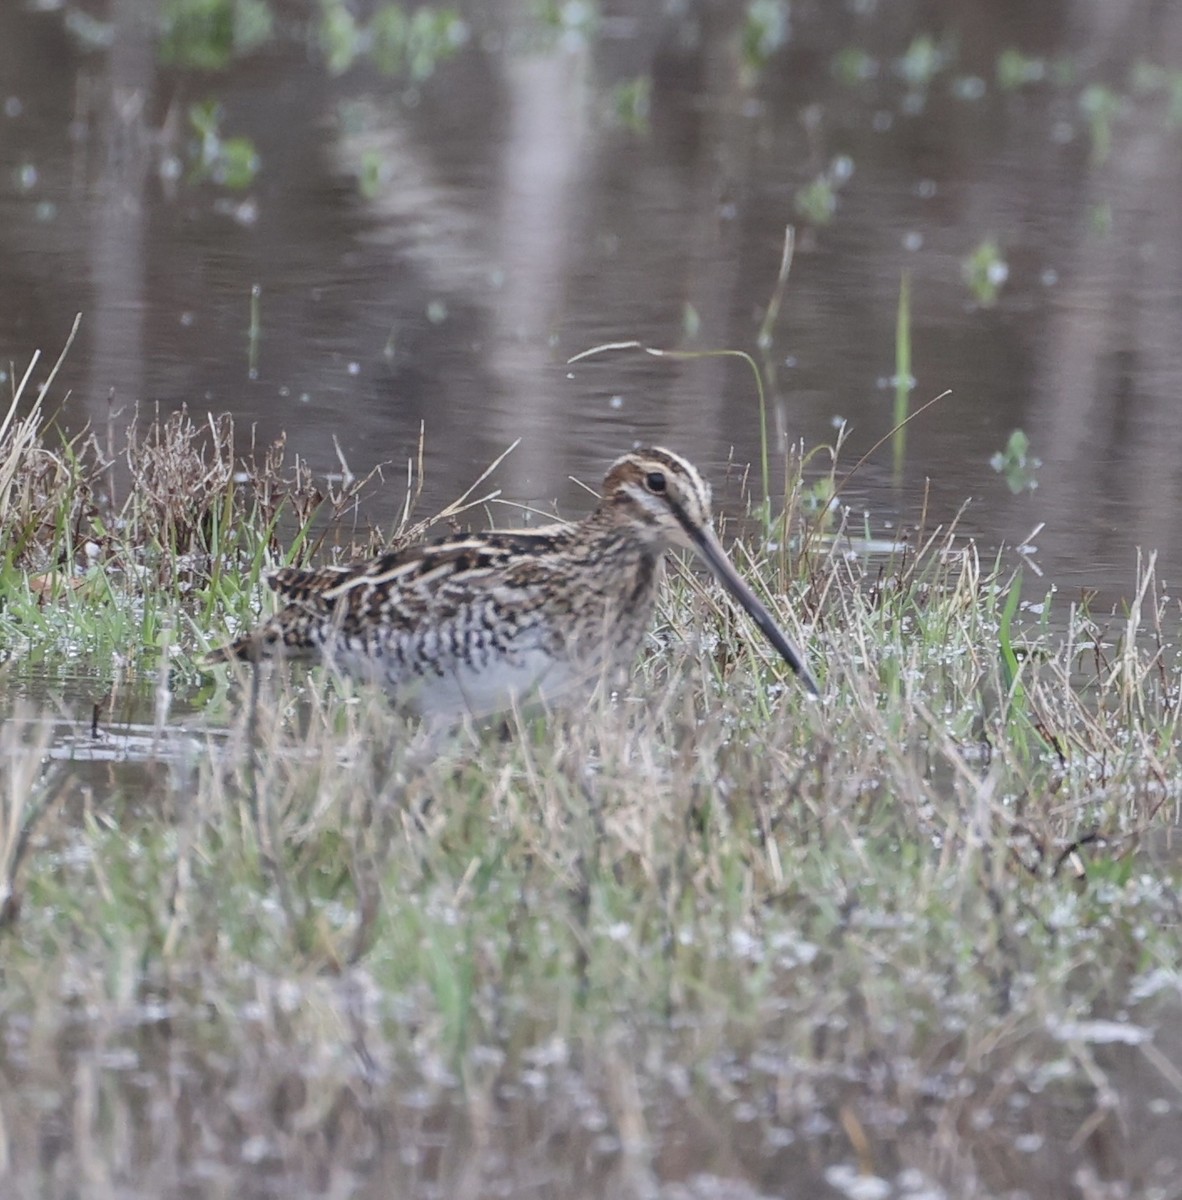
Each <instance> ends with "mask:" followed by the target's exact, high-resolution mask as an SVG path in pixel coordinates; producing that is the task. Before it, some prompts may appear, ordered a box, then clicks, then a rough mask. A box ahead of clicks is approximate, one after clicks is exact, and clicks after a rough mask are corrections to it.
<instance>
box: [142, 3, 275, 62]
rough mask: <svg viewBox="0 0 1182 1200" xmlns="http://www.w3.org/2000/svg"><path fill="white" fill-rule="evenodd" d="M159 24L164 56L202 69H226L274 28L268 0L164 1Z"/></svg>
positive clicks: (163, 58)
mask: <svg viewBox="0 0 1182 1200" xmlns="http://www.w3.org/2000/svg"><path fill="white" fill-rule="evenodd" d="M160 23H161V36H160V57H161V59H162V60H163V61H164V62H167V63H175V64H176V65H177V66H181V67H190V68H194V69H197V70H203V71H220V70H224V69H225V68H226V67H228V66H229V65H230V63H231V62H232V61H233V60H234V59H235V58H239V57H241V56H243V55H246V54H249V53H251V52H252V51H254V50H256V49H258V48H259V47H260V46H262V45H264V44H265V43H266V42H268V41H269V40H270V39H271V37H272V36H273V34H274V30H275V22H274V16H273V14H272V12H271V6H270V4H269V3H268V0H164V3H163V5H162V6H161V10H160Z"/></svg>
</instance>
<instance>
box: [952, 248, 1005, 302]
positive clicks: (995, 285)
mask: <svg viewBox="0 0 1182 1200" xmlns="http://www.w3.org/2000/svg"><path fill="white" fill-rule="evenodd" d="M961 275H962V276H963V278H964V281H965V283H967V284H968V285H969V289H970V290H971V291H972V293H973V297H974V298H975V299H976V301H977V303H978V304H980V305H981V307H982V308H991V307H992V306H993V305H994V304H996V303H997V297H998V295H999V293H1000V292H1001V288H1002V285H1003V284H1004V283H1005V281H1006V280H1007V279H1008V278H1009V277H1010V267H1009V263H1007V262H1006V260H1005V258H1004V257H1003V256H1002V252H1001V248H1000V247H999V246H998V244H997V242H996V241H994V240H993V238H986V239H985V241H983V242H982V243H981V244H980V245H979V246H978V247H977V248H976V249H975V250H974V251H973V252H972V254H970V255H969V256H968V258H966V259H965V260H964V262H963V263H962V264H961Z"/></svg>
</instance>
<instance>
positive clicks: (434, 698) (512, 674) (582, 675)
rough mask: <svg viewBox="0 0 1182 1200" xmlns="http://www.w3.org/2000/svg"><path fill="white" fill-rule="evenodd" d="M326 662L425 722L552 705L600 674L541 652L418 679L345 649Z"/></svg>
mask: <svg viewBox="0 0 1182 1200" xmlns="http://www.w3.org/2000/svg"><path fill="white" fill-rule="evenodd" d="M325 659H326V661H328V662H331V663H332V665H333V666H335V667H336V668H337V669H338V670H340V671H342V672H344V673H345V674H347V675H349V676H351V677H352V678H354V679H361V680H366V681H368V682H372V683H376V684H378V685H379V686H380V687H382V688H384V689H385V691H386V692H387V693H389V695H390V698H391V700H392V701H393V702H394V703H395V705H396V706H397V707H398V708H400V709H403V710H405V711H407V712H410V713H413V714H415V715H416V716H420V717H423V718H425V719H428V720H431V719H436V720H446V721H457V720H460V719H462V718H463V717H465V716H470V717H488V716H492V715H494V714H495V713H499V712H507V711H509V710H511V709H513V708H514V707H522V706H526V705H529V704H536V703H543V704H545V703H550V702H553V701H555V700H558V699H559V698H561V697H562V696H563V695H564V694H566V693H568V692H570V691H571V690H572V689H573V688H576V687H578V686H579V685H582V686H584V687H590V686H591V685H592V684H593V682H594V680H595V678H596V677H597V674H598V672H595V671H592V670H587V669H583V670H579V669H576V668H575V667H573V666H572V665H571V664H570V663H569V662H566V661H564V660H556V659H555V658H553V657H552V656H551V655H549V654H547V653H545V652H544V651H542V650H527V651H524V652H520V653H518V654H516V655H514V657H513V660H512V661H508V660H506V659H498V660H497V661H496V662H494V663H490V664H488V665H487V666H484V667H477V666H474V665H471V664H452V665H451V666H448V667H444V668H443V669H442V670H441V671H434V670H431V671H428V672H425V673H424V674H421V675H420V674H415V673H410V672H407V671H406V670H405V668H403V667H402V666H400V665H399V664H398V663H397V662H395V661H394V660H393V659H388V658H385V657H376V658H375V657H374V656H373V655H372V654H354V653H351V652H350V651H349V650H347V649H343V648H341V649H339V650H338V652H337V653H335V654H331V655H328V654H326V655H325Z"/></svg>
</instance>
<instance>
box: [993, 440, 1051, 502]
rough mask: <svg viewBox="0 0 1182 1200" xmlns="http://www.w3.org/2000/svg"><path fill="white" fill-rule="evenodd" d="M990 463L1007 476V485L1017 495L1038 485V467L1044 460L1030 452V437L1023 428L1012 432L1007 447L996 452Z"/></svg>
mask: <svg viewBox="0 0 1182 1200" xmlns="http://www.w3.org/2000/svg"><path fill="white" fill-rule="evenodd" d="M989 465H990V466H991V467H992V468H993V469H994V470H995V471H996V472H997V473H998V474H999V475H1004V476H1005V481H1006V486H1007V487H1008V488H1009V489H1010V491H1011V492H1013V493H1014V494H1015V495H1016V494H1017V493H1018V492H1027V491H1033V490H1034V489H1035V488H1036V487H1038V468H1039V467H1041V466H1042V461H1041V460H1040V459H1038V458H1035V456H1034V455H1033V454H1031V453H1030V439H1029V438H1028V437H1027V436H1026V434H1025V433H1023V432H1022V430H1021V429H1015V430H1013V431H1012V432H1011V433H1010V436H1009V439H1008V441H1007V442H1006V445H1005V449H1004V450H999V451H998V452H997V453H996V454H994V455H993V456H992V457H991V458H990V459H989Z"/></svg>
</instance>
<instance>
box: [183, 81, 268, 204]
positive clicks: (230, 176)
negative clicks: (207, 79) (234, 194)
mask: <svg viewBox="0 0 1182 1200" xmlns="http://www.w3.org/2000/svg"><path fill="white" fill-rule="evenodd" d="M224 115H225V113H224V109H223V107H222V105H221V104H219V103H218V102H217V101H216V100H207V101H205V102H204V103H201V104H192V105H190V106H189V124H190V125H191V126H192V128H193V132H194V133H196V135H197V141H196V143H195V147H194V151H193V155H192V157H193V172H192V178H193V180H194V182H201V181H202V180H206V179H208V180H211V181H212V182H213V183H216V184H219V185H221V186H222V187H227V188H230V189H231V190H232V191H241V190H242V189H244V188H248V187H250V185H251V184H252V183H253V182H254V178H255V175H256V174H257V173H258V169H259V156H258V152H257V151H256V150H255V146H254V142H252V141H251V140H250V138H247V137H226V136H224V135H223V133H222V128H221V126H222V118H223V116H224Z"/></svg>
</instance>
